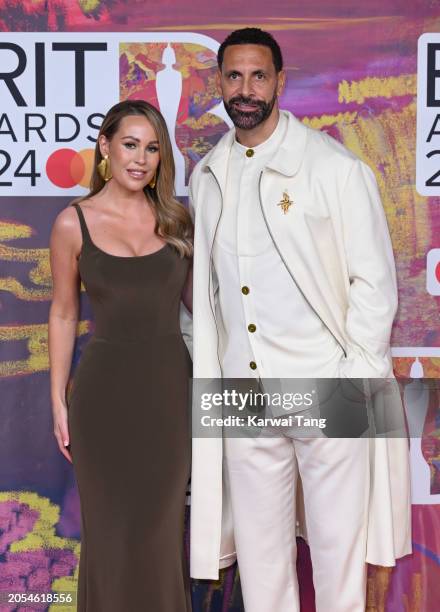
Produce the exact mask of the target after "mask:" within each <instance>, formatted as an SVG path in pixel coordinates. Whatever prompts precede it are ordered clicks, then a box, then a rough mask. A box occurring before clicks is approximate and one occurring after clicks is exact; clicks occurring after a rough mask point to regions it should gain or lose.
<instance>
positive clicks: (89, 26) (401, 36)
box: [0, 0, 440, 612]
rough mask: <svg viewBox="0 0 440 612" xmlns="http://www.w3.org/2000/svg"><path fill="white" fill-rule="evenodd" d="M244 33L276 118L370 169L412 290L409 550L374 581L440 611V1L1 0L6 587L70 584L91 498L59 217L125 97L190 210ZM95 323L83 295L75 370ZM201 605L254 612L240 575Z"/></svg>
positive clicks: (407, 367)
mask: <svg viewBox="0 0 440 612" xmlns="http://www.w3.org/2000/svg"><path fill="white" fill-rule="evenodd" d="M244 26H257V27H262V28H264V29H267V30H269V31H271V32H272V33H273V34H274V35H275V36H276V38H277V39H278V41H279V43H280V45H281V47H282V50H283V53H284V58H285V66H286V69H287V77H288V80H287V87H286V90H285V93H284V94H283V97H282V99H281V107H283V108H286V109H288V110H290V111H292V112H293V113H294V114H296V116H297V117H299V118H300V119H301V120H302V121H303V122H304V123H306V124H307V125H310V126H312V127H314V128H317V129H320V130H325V131H327V132H328V133H329V134H331V135H332V136H334V137H335V138H337V139H338V140H340V141H341V142H343V143H344V144H345V145H346V146H347V147H348V148H349V149H351V150H352V151H353V152H354V153H355V154H356V155H358V156H359V157H360V158H361V159H363V160H364V161H365V162H367V163H368V164H369V165H370V166H371V168H372V169H373V170H374V172H375V175H376V178H377V181H378V184H379V187H380V190H381V194H382V198H383V203H384V207H385V211H386V214H387V218H388V222H389V227H390V231H391V236H392V240H393V245H394V252H395V257H396V264H397V272H398V281H399V297H400V307H399V312H398V316H397V318H396V321H395V325H394V331H393V338H392V346H393V356H394V365H395V371H396V374H398V375H399V376H401V377H403V378H407V382H406V384H405V387H404V403H405V409H406V413H407V418H408V427H409V430H410V434H411V448H410V451H411V462H412V495H413V549H414V553H413V554H412V555H411V556H408V557H406V558H404V559H402V560H400V561H399V562H398V564H397V566H396V568H394V569H391V568H375V567H371V568H370V569H369V590H368V609H369V610H371V611H373V610H374V611H380V610H386V611H390V612H398V611H401V610H406V611H408V612H409V611H411V612H432V611H433V610H436V609H439V607H440V603H439V602H440V580H439V578H440V505H439V504H440V393H439V391H438V390H437V385H436V384H431V385H430V386H429V387H428V385H426V384H425V385H422V384H420V380H419V379H422V378H425V379H434V381H435V379H438V378H439V377H440V321H439V305H440V199H439V196H440V35H439V34H437V32H439V31H440V30H439V26H440V2H439V1H438V0H412V1H411V2H407V1H405V0H370V1H369V2H368V3H358V2H354V0H338V1H336V0H330V1H328V0H309V1H306V0H298V1H297V2H295V3H292V2H288V1H287V0H280V1H279V2H276V3H274V4H272V5H271V6H270V8H269V6H268V4H267V3H266V2H262V1H261V0H256V1H255V2H253V3H252V5H250V4H249V3H244V2H243V3H238V4H237V3H236V2H233V1H232V0H219V1H218V2H217V3H216V4H215V12H214V7H213V5H212V4H211V3H208V2H206V0H192V1H191V2H187V0H170V1H169V2H161V3H146V2H145V1H144V0H142V1H140V0H139V1H132V2H130V3H126V2H123V1H122V0H49V1H45V0H25V1H22V2H19V1H17V0H7V1H4V0H0V263H1V272H0V341H1V344H0V346H1V355H0V385H1V390H0V398H1V402H0V410H1V414H0V416H1V425H0V427H1V429H0V591H4V592H15V593H17V594H18V593H23V594H27V593H32V592H40V593H49V592H53V593H60V594H66V593H74V591H75V588H76V579H77V571H78V559H79V552H80V539H79V537H80V533H79V524H80V522H79V503H78V495H77V490H76V485H75V482H74V477H73V472H72V469H71V466H70V464H69V463H68V462H67V461H66V460H65V459H64V458H63V457H62V455H61V454H60V453H59V451H58V449H57V446H56V443H55V438H54V436H53V433H52V422H51V406H50V395H49V378H48V352H47V318H48V309H49V305H50V299H51V278H50V269H49V257H48V239H49V234H50V230H51V226H52V223H53V221H54V219H55V217H56V215H57V214H58V212H59V211H60V210H61V209H62V208H64V207H65V206H67V205H68V203H69V201H70V200H72V198H73V197H75V196H77V195H80V194H83V193H85V192H86V188H87V185H88V181H89V177H90V170H91V165H92V157H93V148H94V145H95V141H96V136H97V133H98V130H99V126H100V123H101V121H102V118H103V116H104V114H105V112H106V111H107V110H108V108H109V107H110V106H111V105H112V104H114V103H116V102H117V101H119V100H123V99H127V98H142V99H145V100H148V101H149V102H151V103H153V104H154V105H155V106H157V107H158V108H159V109H160V110H161V112H162V113H163V115H164V116H165V118H166V121H167V124H168V128H169V131H170V135H171V140H172V144H173V150H174V156H175V161H176V167H177V176H176V193H177V195H178V196H179V198H181V199H182V201H185V199H186V197H187V186H188V178H189V176H190V174H191V171H192V169H193V167H194V165H195V164H196V163H197V161H198V160H200V159H201V158H202V157H203V156H204V155H205V154H206V153H207V152H208V151H209V150H210V149H211V148H212V147H213V146H214V145H215V144H216V143H217V141H218V140H219V138H220V137H221V136H222V134H223V133H224V132H225V131H226V130H228V129H229V127H230V123H229V119H228V118H227V116H226V114H225V112H224V109H223V107H222V105H221V101H220V96H219V92H218V91H217V90H216V86H215V79H214V77H215V72H216V50H217V48H218V46H219V42H220V41H221V40H223V38H224V37H225V36H226V34H227V33H228V32H229V31H231V30H233V29H236V28H239V27H244ZM92 329H93V321H92V317H91V312H90V308H89V305H88V303H87V300H86V298H85V296H84V294H82V299H81V320H80V323H79V326H78V338H77V344H76V349H75V358H74V365H73V368H74V367H75V365H76V363H77V361H78V359H79V358H80V356H81V350H82V347H83V346H84V343H85V342H86V341H87V339H88V337H89V334H90V332H91V331H92ZM142 486H143V483H142V482H139V487H142ZM110 511H111V509H110ZM109 537H110V538H111V534H109ZM298 565H299V571H300V575H301V591H302V592H301V597H302V604H303V609H304V610H305V611H307V612H312V611H313V609H314V604H313V590H312V586H311V577H310V560H309V557H308V552H307V548H306V546H305V545H301V546H300V556H299V561H298ZM146 571H148V568H146ZM64 596H65V595H63V597H64ZM22 599H24V598H22ZM193 603H194V609H195V610H200V611H202V610H203V611H213V612H214V611H215V612H217V611H218V612H219V611H223V612H228V611H230V612H233V611H235V612H239V611H240V610H242V609H243V606H242V603H241V595H240V587H239V577H238V572H237V571H236V569H235V568H232V569H230V570H228V571H226V572H224V573H223V575H222V580H221V581H220V582H219V583H214V582H212V583H209V582H203V583H197V582H195V583H194V584H193ZM45 609H50V610H52V609H54V610H55V609H56V610H60V611H62V610H69V611H72V610H74V606H73V604H71V603H70V602H69V601H68V599H67V600H66V602H65V605H62V606H60V605H57V606H55V605H54V604H53V603H52V604H51V603H50V602H49V603H46V602H43V601H40V602H37V601H34V602H29V601H28V602H27V603H23V601H22V602H21V603H20V597H16V598H15V600H11V601H9V602H8V601H7V600H6V599H5V598H3V599H2V601H1V602H0V610H1V611H5V612H6V611H12V610H45ZM274 612H275V611H274Z"/></svg>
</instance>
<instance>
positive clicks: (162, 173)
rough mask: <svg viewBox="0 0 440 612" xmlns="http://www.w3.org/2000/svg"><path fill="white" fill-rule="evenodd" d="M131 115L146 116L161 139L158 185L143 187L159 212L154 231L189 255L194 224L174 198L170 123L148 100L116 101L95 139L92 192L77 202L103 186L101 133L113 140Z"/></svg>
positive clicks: (92, 194)
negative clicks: (121, 125)
mask: <svg viewBox="0 0 440 612" xmlns="http://www.w3.org/2000/svg"><path fill="white" fill-rule="evenodd" d="M130 115H139V116H143V117H145V118H146V119H147V121H149V123H150V124H151V125H152V126H153V129H154V131H155V132H156V136H157V140H158V141H159V153H160V162H159V166H158V167H157V172H156V185H155V187H154V188H152V187H150V186H149V185H147V186H146V187H145V189H144V191H145V195H146V196H147V197H148V199H149V200H150V201H151V202H152V203H153V206H154V210H155V213H156V227H155V233H156V234H157V235H158V236H160V237H161V238H163V239H164V240H165V242H167V243H169V244H170V245H172V246H173V247H174V248H175V249H176V250H177V251H178V252H179V254H180V256H181V257H190V256H191V255H192V252H193V246H192V238H193V223H192V220H191V217H190V214H189V212H188V211H187V209H186V208H185V207H184V206H183V204H181V203H180V202H178V201H177V200H176V198H175V194H174V176H175V168H174V158H173V149H172V146H171V141H170V137H169V135H168V129H167V125H166V123H165V119H164V118H163V116H162V115H161V113H160V112H159V111H158V110H157V109H156V108H155V107H154V106H153V105H152V104H149V103H148V102H145V100H125V101H124V102H119V103H118V104H115V105H114V106H112V108H111V109H110V110H109V111H108V113H107V114H106V116H105V117H104V120H103V122H102V125H101V129H100V130H99V135H98V140H97V142H96V147H95V159H94V164H93V171H92V177H91V179H90V192H89V193H88V194H87V195H86V196H84V197H83V198H81V199H80V200H76V202H78V201H81V200H85V199H87V198H90V197H92V196H94V195H96V194H97V193H98V192H99V191H101V189H102V188H103V187H104V185H105V181H104V179H103V178H102V177H101V175H100V174H99V172H98V168H97V166H98V164H99V163H100V161H101V160H102V155H101V151H100V147H99V136H102V135H103V136H105V137H106V138H107V140H111V139H112V137H113V136H114V135H115V133H116V132H117V131H118V129H119V125H120V123H121V121H122V119H123V118H124V117H128V116H130Z"/></svg>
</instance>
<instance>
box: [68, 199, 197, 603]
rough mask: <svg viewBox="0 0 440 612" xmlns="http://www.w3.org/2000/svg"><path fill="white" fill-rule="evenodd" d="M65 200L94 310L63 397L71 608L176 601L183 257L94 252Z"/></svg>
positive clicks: (184, 392) (185, 435) (184, 476)
mask: <svg viewBox="0 0 440 612" xmlns="http://www.w3.org/2000/svg"><path fill="white" fill-rule="evenodd" d="M74 206H75V207H76V210H77V212H78V216H79V220H80V223H81V231H82V237H83V246H82V251H81V256H80V259H79V271H80V275H81V280H82V282H83V284H84V286H85V289H86V292H87V294H88V296H89V298H90V301H91V305H92V308H93V312H94V318H95V334H94V336H92V338H91V339H90V340H89V342H88V344H87V346H86V348H85V350H84V352H83V354H82V357H81V360H80V363H79V365H78V368H77V370H76V372H75V376H74V381H73V387H72V393H71V394H70V397H69V400H68V406H69V412H68V423H69V431H70V447H71V453H72V458H73V466H74V470H75V475H76V480H77V484H78V490H79V496H80V502H81V557H80V563H79V584H78V610H79V612H126V611H127V612H142V611H145V612H187V611H190V609H191V604H190V596H189V580H188V574H187V571H186V567H185V556H184V549H183V546H184V542H183V527H184V508H185V491H186V486H187V482H188V478H189V468H190V428H189V416H188V392H189V388H188V387H189V377H190V375H191V372H190V368H191V362H190V357H189V354H188V351H187V349H186V346H185V344H184V341H183V339H182V335H181V332H180V326H179V307H180V295H181V292H182V288H183V284H184V281H185V278H186V275H187V270H188V265H189V262H188V259H186V258H183V259H181V258H180V256H179V255H178V254H177V252H176V251H175V250H174V249H173V248H172V247H171V246H170V245H168V244H167V245H165V246H164V247H163V248H161V249H160V250H158V251H156V252H154V253H151V254H150V255H144V256H140V257H119V256H116V255H111V254H109V253H105V252H104V251H102V250H101V249H99V248H98V247H97V246H96V245H95V244H94V243H93V242H92V240H91V238H90V235H89V232H88V229H87V225H86V222H85V219H84V215H83V212H82V210H81V207H80V206H79V205H77V204H76V205H74Z"/></svg>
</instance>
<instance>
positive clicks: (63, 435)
mask: <svg viewBox="0 0 440 612" xmlns="http://www.w3.org/2000/svg"><path fill="white" fill-rule="evenodd" d="M52 416H53V432H54V434H55V438H56V439H57V442H58V448H59V449H60V451H61V452H62V453H63V455H64V456H65V457H66V459H67V460H68V461H70V463H72V456H71V454H70V451H68V450H67V448H66V446H69V444H70V439H69V427H68V424H67V406H66V404H65V403H64V402H62V401H61V400H59V401H57V402H54V404H53V407H52Z"/></svg>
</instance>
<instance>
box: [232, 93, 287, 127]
mask: <svg viewBox="0 0 440 612" xmlns="http://www.w3.org/2000/svg"><path fill="white" fill-rule="evenodd" d="M276 99H277V95H276V94H274V95H273V98H272V100H270V101H269V102H265V101H264V100H254V99H253V98H248V97H246V96H234V97H233V98H231V99H230V100H229V101H228V102H226V100H223V104H224V105H225V109H226V112H227V113H228V115H229V116H230V118H231V119H232V122H233V123H234V125H235V127H237V128H240V129H241V130H252V129H254V128H255V127H257V125H260V123H263V121H266V119H267V118H268V117H269V115H270V114H271V112H272V109H273V107H274V105H275V102H276ZM237 103H239V104H249V105H255V106H256V108H255V110H254V111H241V110H238V108H236V107H235V106H234V104H237Z"/></svg>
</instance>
